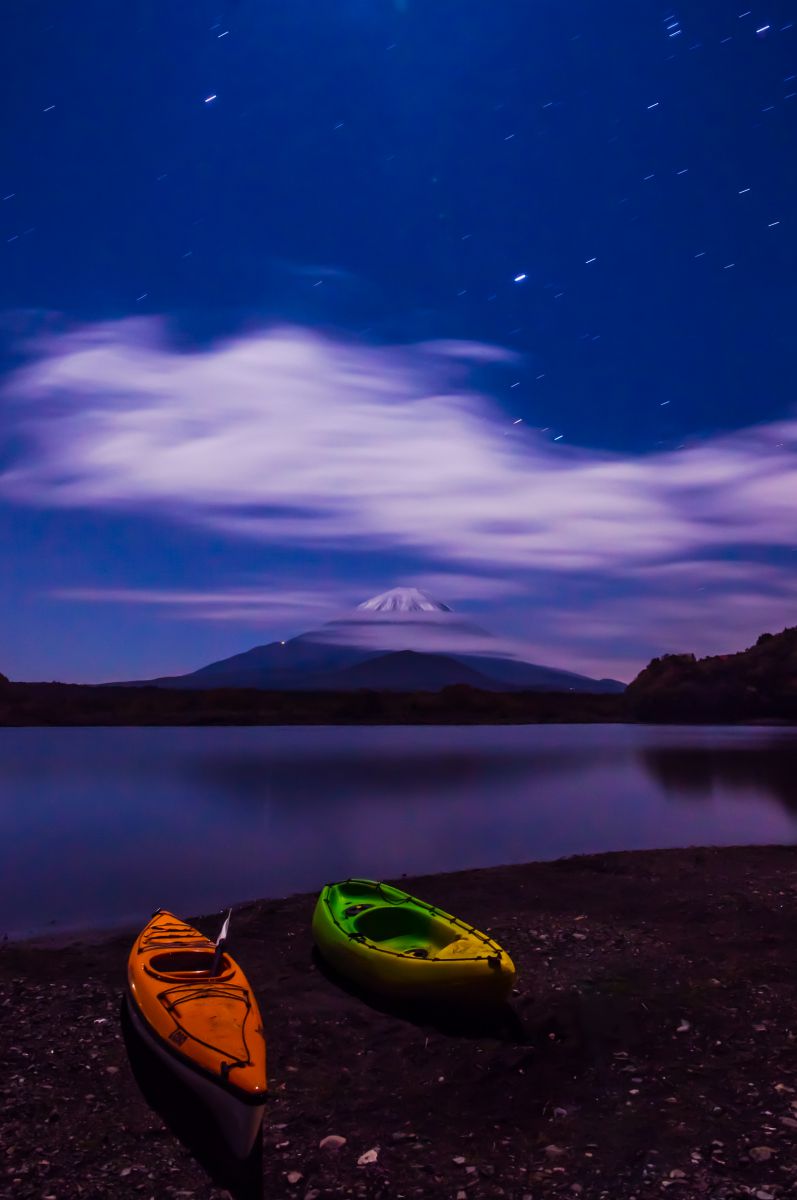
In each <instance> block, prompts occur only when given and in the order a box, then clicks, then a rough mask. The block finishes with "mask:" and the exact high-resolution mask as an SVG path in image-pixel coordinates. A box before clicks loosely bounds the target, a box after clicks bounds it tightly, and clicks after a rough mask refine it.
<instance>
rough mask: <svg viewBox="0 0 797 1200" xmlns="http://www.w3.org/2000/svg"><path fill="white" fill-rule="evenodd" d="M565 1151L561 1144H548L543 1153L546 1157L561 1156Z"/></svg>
mask: <svg viewBox="0 0 797 1200" xmlns="http://www.w3.org/2000/svg"><path fill="white" fill-rule="evenodd" d="M565 1153H566V1151H564V1150H563V1149H562V1147H561V1146H554V1145H553V1144H551V1145H550V1146H546V1147H545V1154H546V1156H547V1157H548V1158H561V1157H562V1155H563V1154H565Z"/></svg>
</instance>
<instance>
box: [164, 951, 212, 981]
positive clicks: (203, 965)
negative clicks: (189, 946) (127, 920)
mask: <svg viewBox="0 0 797 1200" xmlns="http://www.w3.org/2000/svg"><path fill="white" fill-rule="evenodd" d="M215 957H216V955H215V953H214V951H212V950H170V951H169V952H168V953H166V954H155V955H153V957H152V958H151V959H150V961H149V965H150V968H151V969H152V970H153V971H154V972H155V973H156V974H157V975H189V976H190V977H191V978H192V979H201V978H202V977H203V976H205V977H209V976H210V972H211V970H212V968H213V960H214V958H215ZM229 969H230V960H229V959H228V958H227V956H226V955H223V956H222V961H221V965H220V969H219V971H218V972H217V974H216V976H215V977H214V978H219V977H220V976H222V975H224V974H226V972H227V971H229Z"/></svg>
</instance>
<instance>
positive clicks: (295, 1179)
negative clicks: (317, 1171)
mask: <svg viewBox="0 0 797 1200" xmlns="http://www.w3.org/2000/svg"><path fill="white" fill-rule="evenodd" d="M302 1178H303V1175H302V1173H301V1171H289V1172H288V1183H291V1184H293V1183H299V1182H300V1181H301V1180H302Z"/></svg>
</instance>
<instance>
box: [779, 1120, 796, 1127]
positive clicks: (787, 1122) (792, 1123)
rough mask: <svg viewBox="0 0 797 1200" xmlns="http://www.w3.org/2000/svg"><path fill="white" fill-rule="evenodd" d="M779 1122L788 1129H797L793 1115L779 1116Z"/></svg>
mask: <svg viewBox="0 0 797 1200" xmlns="http://www.w3.org/2000/svg"><path fill="white" fill-rule="evenodd" d="M780 1123H781V1125H787V1126H788V1127H789V1129H797V1121H795V1120H794V1118H793V1117H781V1118H780Z"/></svg>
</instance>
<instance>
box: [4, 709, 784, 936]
mask: <svg viewBox="0 0 797 1200" xmlns="http://www.w3.org/2000/svg"><path fill="white" fill-rule="evenodd" d="M0 795H1V796H2V805H1V806H0V807H1V811H0V935H2V934H3V933H4V932H6V933H8V934H9V935H12V936H13V935H15V934H20V933H22V932H28V931H41V930H47V929H49V930H52V931H56V930H58V929H68V928H72V927H80V926H86V925H97V924H116V923H121V922H123V921H128V920H141V919H143V918H145V917H147V916H148V915H149V914H150V913H151V912H152V910H153V909H155V908H158V907H160V906H163V907H165V908H171V909H173V910H174V911H175V912H177V913H180V914H183V915H190V914H192V913H199V912H210V911H213V910H214V909H218V908H221V907H222V906H223V905H226V904H232V903H235V902H238V901H243V900H246V899H252V898H254V897H258V896H281V895H285V894H287V893H290V892H296V891H305V890H310V889H314V888H318V887H319V886H320V885H321V884H323V883H324V882H326V881H328V880H332V879H338V878H343V877H345V876H347V875H366V876H376V877H396V876H400V875H401V874H403V873H406V874H416V873H419V872H433V871H452V870H456V869H458V868H463V867H483V866H493V865H496V864H498V863H510V862H524V861H527V860H530V859H545V858H556V857H559V856H560V855H565V854H580V853H584V852H590V851H600V850H631V849H638V848H643V847H647V848H649V847H667V846H688V845H727V844H743V843H750V842H761V843H767V842H793V841H795V838H796V837H797V730H790V729H772V728H768V729H764V728H725V727H723V728H694V727H689V728H679V727H646V726H632V725H579V726H573V725H548V726H539V725H524V726H499V727H496V726H479V727H475V728H474V727H468V728H462V727H454V728H452V727H439V726H438V727H411V728H407V727H390V728H365V729H364V728H352V727H332V728H331V727H322V728H319V727H291V728H273V727H271V728H202V729H187V728H181V729H149V728H147V729H139V728H136V729H128V728H125V729H2V730H0Z"/></svg>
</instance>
